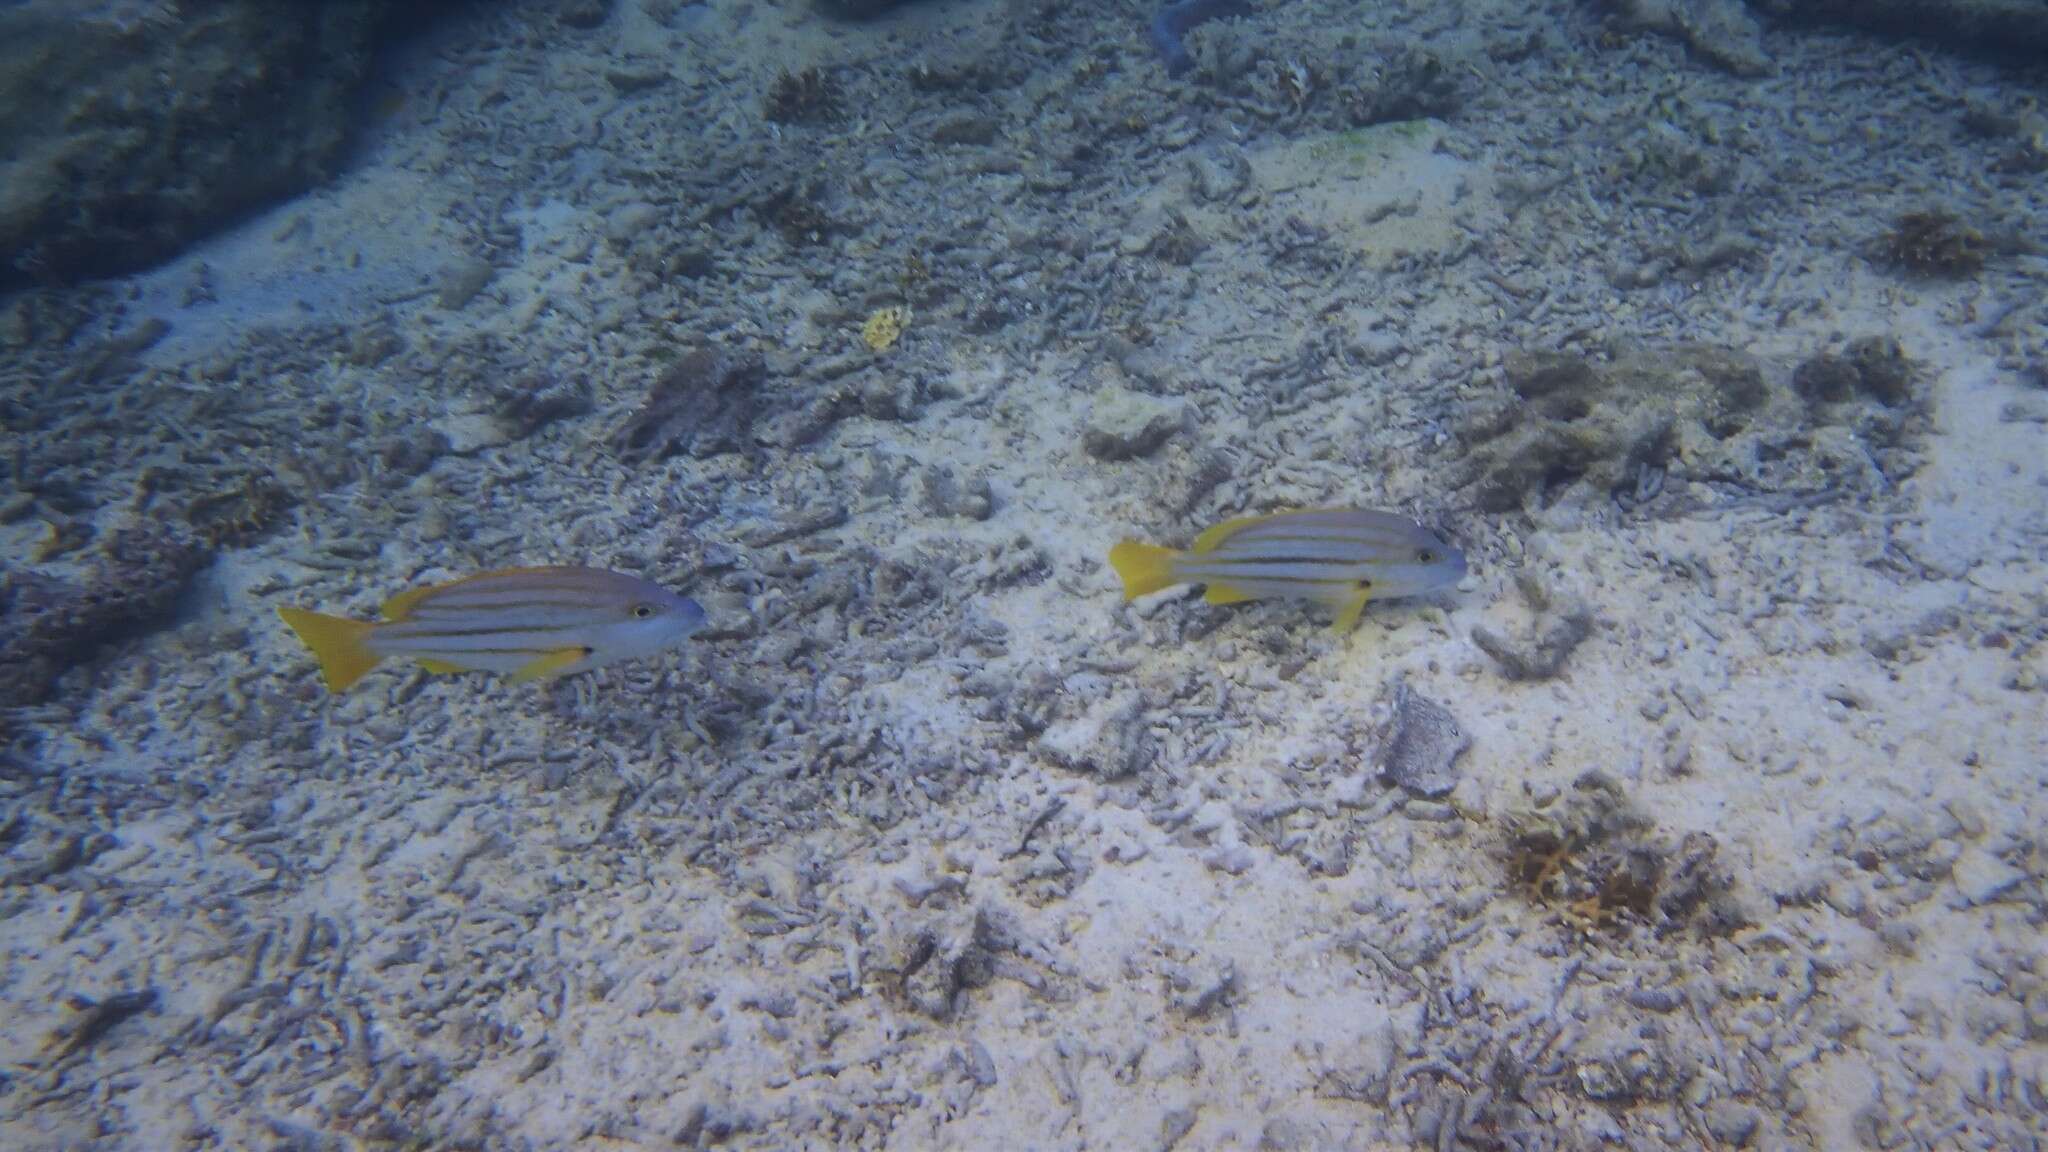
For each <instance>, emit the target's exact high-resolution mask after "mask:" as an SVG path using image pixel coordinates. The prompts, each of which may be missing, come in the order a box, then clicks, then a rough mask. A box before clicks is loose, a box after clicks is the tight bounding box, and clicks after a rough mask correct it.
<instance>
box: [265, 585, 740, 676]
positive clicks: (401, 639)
mask: <svg viewBox="0 0 2048 1152" xmlns="http://www.w3.org/2000/svg"><path fill="white" fill-rule="evenodd" d="M277 614H278V615H279V616H281V617H283V618H284V622H285V623H286V624H289V625H291V629H292V631H294V632H296V633H298V634H299V639H301V640H303V641H305V643H306V647H308V648H310V649H312V650H313V655H314V656H315V657H317V658H318V659H319V661H320V674H321V676H322V677H323V678H325V679H326V681H327V688H328V690H329V691H331V692H340V691H343V690H344V689H346V688H348V686H349V685H351V684H354V683H355V682H356V681H358V680H360V679H362V678H363V676H364V675H365V674H366V673H368V672H369V671H370V669H372V668H374V667H376V666H377V664H378V663H379V662H380V661H382V660H384V659H385V658H386V657H388V656H410V657H412V658H414V659H416V660H418V661H419V662H420V663H421V664H422V665H424V666H425V667H426V669H427V670H428V671H429V672H471V671H483V672H498V673H502V674H505V675H508V676H510V677H511V678H512V682H513V683H515V684H518V683H524V682H526V681H528V680H541V679H547V678H550V677H555V676H567V675H571V674H573V673H576V672H584V671H588V670H589V669H592V668H597V667H601V666H603V665H605V664H610V663H612V662H613V661H615V660H629V659H634V658H637V657H641V656H652V655H655V654H657V653H660V652H663V651H666V650H667V649H669V648H672V647H674V646H675V645H677V644H680V643H682V642H683V641H684V640H685V639H687V638H688V637H689V636H690V634H691V633H693V632H695V631H697V629H699V628H701V627H703V626H704V609H703V608H701V607H699V606H698V605H697V602H696V601H695V600H692V599H690V598H689V597H687V596H678V595H676V594H675V593H673V592H670V591H669V590H668V589H666V588H663V587H661V586H660V585H658V584H650V583H648V582H647V581H645V580H642V579H640V578H639V577H637V576H628V575H625V574H624V573H621V572H607V571H604V570H603V569H600V568H503V569H499V570H497V571H495V572H480V573H478V574H476V575H474V576H467V577H464V578H463V579H460V580H455V581H451V582H450V583H447V584H435V585H433V586H431V587H427V588H414V589H412V590H411V591H408V592H401V593H399V594H398V595H397V596H394V597H392V598H391V599H390V600H389V601H387V602H386V603H385V604H384V607H383V608H382V609H381V610H380V614H381V615H382V616H383V619H382V620H381V621H374V622H373V621H368V620H351V619H348V618H347V617H343V616H327V615H323V614H321V613H318V612H308V611H306V610H305V609H303V608H279V609H278V610H277Z"/></svg>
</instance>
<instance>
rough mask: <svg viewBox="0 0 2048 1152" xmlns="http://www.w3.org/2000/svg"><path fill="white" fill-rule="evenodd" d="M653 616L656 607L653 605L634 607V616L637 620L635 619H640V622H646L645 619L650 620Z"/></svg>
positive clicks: (637, 605) (636, 605)
mask: <svg viewBox="0 0 2048 1152" xmlns="http://www.w3.org/2000/svg"><path fill="white" fill-rule="evenodd" d="M652 615H654V605H652V604H635V605H633V616H634V618H635V619H638V620H645V619H647V618H648V617H649V616H652Z"/></svg>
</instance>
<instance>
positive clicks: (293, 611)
mask: <svg viewBox="0 0 2048 1152" xmlns="http://www.w3.org/2000/svg"><path fill="white" fill-rule="evenodd" d="M277 614H278V616H280V617H281V618H283V620H284V622H285V623H286V624H289V625H291V627H292V631H294V632H297V633H298V634H299V639H301V640H303V641H305V642H306V647H308V648H310V649H312V650H313V656H314V658H316V659H318V660H319V661H320V675H321V677H322V678H323V679H325V680H326V681H327V690H328V691H329V692H345V691H347V690H348V686H349V685H351V684H354V683H355V682H356V681H358V680H361V679H362V678H363V676H364V675H365V674H366V673H368V672H369V670H370V669H372V668H375V667H376V666H377V661H379V660H381V659H383V657H381V656H378V655H377V654H376V653H375V652H372V651H370V646H369V644H368V643H367V641H368V640H369V638H370V632H371V630H372V629H374V628H375V627H376V625H374V624H371V623H369V622H368V621H364V620H350V619H348V618H347V617H344V616H325V615H322V614H321V613H318V612H308V611H306V610H305V609H303V608H279V609H278V610H277Z"/></svg>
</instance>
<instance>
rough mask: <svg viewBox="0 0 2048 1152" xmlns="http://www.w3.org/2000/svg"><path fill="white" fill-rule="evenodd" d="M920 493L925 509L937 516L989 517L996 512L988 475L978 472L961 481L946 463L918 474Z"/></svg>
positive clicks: (979, 518)
mask: <svg viewBox="0 0 2048 1152" xmlns="http://www.w3.org/2000/svg"><path fill="white" fill-rule="evenodd" d="M918 495H919V497H920V501H921V503H923V505H924V510H925V511H926V512H929V513H931V514H932V515H934V516H960V517H964V518H966V519H969V520H986V519H988V518H989V517H990V516H991V515H993V514H994V512H995V494H994V492H993V491H992V490H991V489H990V488H989V483H988V477H986V476H983V475H981V474H980V473H974V474H971V475H969V476H968V477H967V479H965V480H961V479H960V478H959V477H957V476H955V475H954V474H953V469H951V468H949V467H946V466H945V465H939V466H937V467H934V468H928V469H926V470H925V471H924V472H923V473H922V474H921V475H920V476H919V477H918Z"/></svg>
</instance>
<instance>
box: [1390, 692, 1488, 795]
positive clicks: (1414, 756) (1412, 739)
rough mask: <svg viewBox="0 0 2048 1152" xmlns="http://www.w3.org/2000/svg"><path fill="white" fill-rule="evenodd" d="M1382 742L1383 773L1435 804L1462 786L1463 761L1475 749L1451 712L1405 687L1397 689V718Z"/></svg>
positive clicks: (1392, 717) (1394, 717) (1395, 706)
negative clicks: (1459, 767) (1459, 764)
mask: <svg viewBox="0 0 2048 1152" xmlns="http://www.w3.org/2000/svg"><path fill="white" fill-rule="evenodd" d="M1381 740H1382V743H1381V747H1382V748H1383V749H1384V752H1383V759H1382V761H1381V763H1380V775H1381V776H1383V777H1385V778H1386V779H1387V780H1390V781H1392V782H1393V783H1395V784H1398V785H1400V786H1401V787H1402V788H1405V789H1407V790H1408V791H1410V792H1412V793H1414V794H1415V795H1417V796H1425V797H1428V798H1430V799H1432V800H1434V799H1436V798H1438V797H1442V796H1448V795H1450V793H1451V789H1453V788H1456V787H1457V786H1458V772H1457V762H1458V758H1459V757H1460V756H1463V755H1464V754H1465V750H1466V749H1467V748H1470V747H1471V746H1472V738H1471V737H1470V736H1468V735H1466V734H1465V730H1464V729H1463V728H1462V727H1460V726H1459V725H1458V718H1457V717H1456V716H1453V715H1451V712H1450V709H1448V708H1445V707H1444V706H1443V705H1441V704H1439V703H1437V702H1436V701H1434V700H1431V699H1430V698H1429V697H1427V696H1424V695H1422V694H1421V693H1419V692H1416V691H1414V690H1412V689H1410V688H1409V687H1408V686H1407V685H1406V684H1398V685H1396V686H1395V688H1394V691H1393V715H1392V716H1391V717H1390V718H1389V720H1388V722H1387V727H1386V731H1385V735H1384V736H1382V738H1381Z"/></svg>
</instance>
